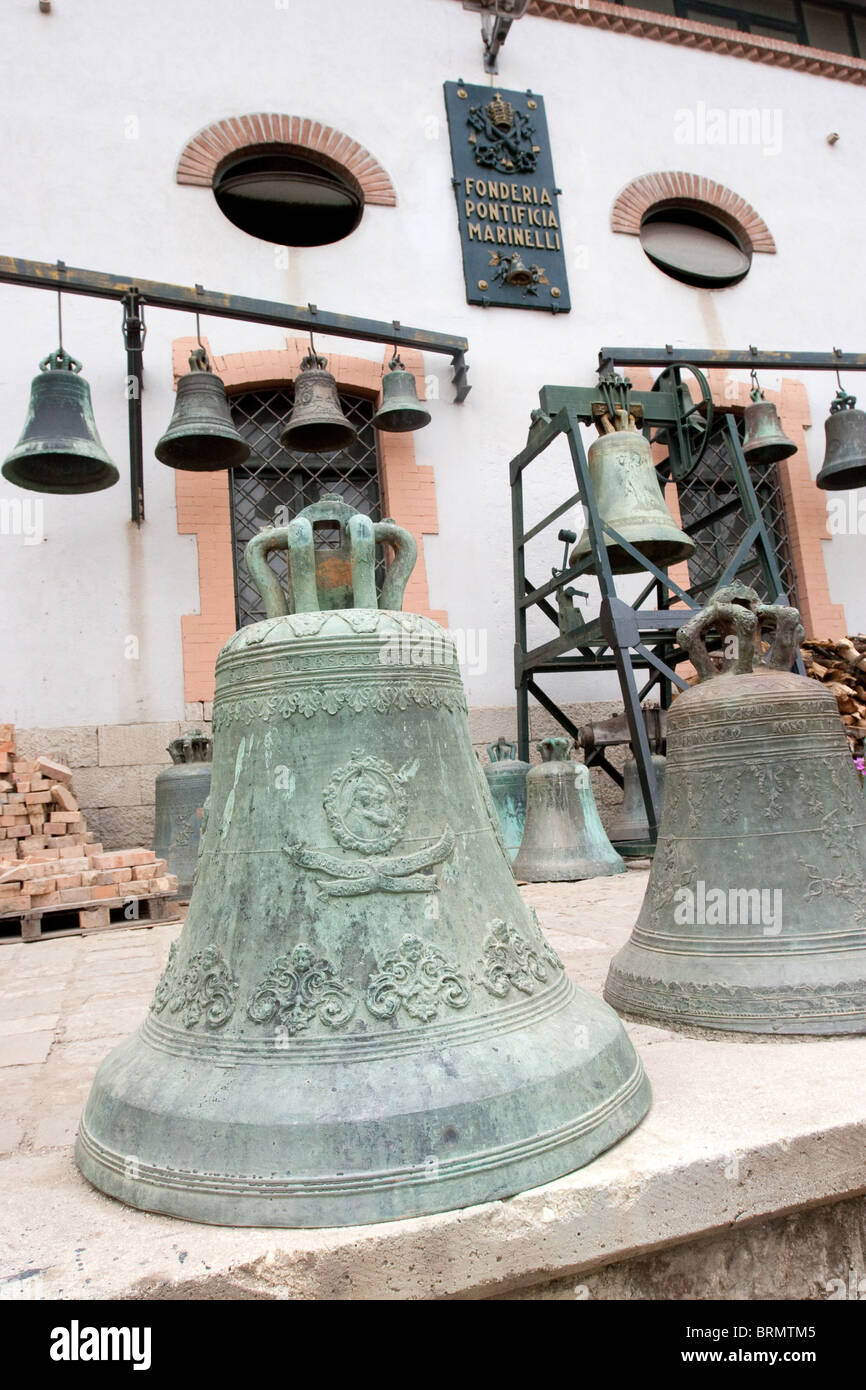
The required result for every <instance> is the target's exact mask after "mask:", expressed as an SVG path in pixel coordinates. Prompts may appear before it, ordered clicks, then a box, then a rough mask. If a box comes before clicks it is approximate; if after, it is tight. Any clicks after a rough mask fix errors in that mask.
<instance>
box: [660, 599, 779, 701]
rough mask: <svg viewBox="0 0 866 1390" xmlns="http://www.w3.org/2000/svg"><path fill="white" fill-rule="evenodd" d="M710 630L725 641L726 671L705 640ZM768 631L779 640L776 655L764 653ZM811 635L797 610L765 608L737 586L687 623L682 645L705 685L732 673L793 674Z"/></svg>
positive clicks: (681, 635) (680, 634) (679, 636)
mask: <svg viewBox="0 0 866 1390" xmlns="http://www.w3.org/2000/svg"><path fill="white" fill-rule="evenodd" d="M710 631H713V632H717V633H719V634H720V635H721V636H722V637H723V638H724V650H723V655H722V669H721V671H720V670H718V669H717V667H716V665H715V663H714V661H713V658H712V657H711V656H710V653H709V652H708V651H707V647H706V642H705V641H704V638H705V636H706V634H707V633H708V632H710ZM764 632H770V633H772V637H773V640H772V643H771V646H770V650H769V651H768V652H766V653H765V654H762V653H761V650H760V639H761V635H762V633H764ZM805 635H806V634H805V629H804V627H803V625H802V623H801V622H800V614H799V613H798V612H797V610H796V608H788V607H787V606H786V605H785V604H781V603H761V602H760V601H759V599H758V595H757V594H756V593H755V591H754V589H747V588H745V587H744V586H742V585H731V586H729V587H728V588H723V589H719V590H718V591H717V593H716V594H714V595H713V597H712V599H711V600H710V602H709V603H708V604H707V607H706V608H704V609H703V610H702V611H701V612H700V613H697V614H696V615H695V616H694V617H693V618H690V619H689V621H688V622H687V623H684V624H683V626H682V627H681V628H680V629H679V631H678V632H677V641H678V642H679V643H680V645H681V646H683V647H684V648H685V650H686V651H687V652H688V654H689V656H690V658H691V661H692V665H693V666H694V668H695V670H696V671H697V673H698V677H699V679H700V680H701V681H705V680H712V679H713V678H714V677H715V676H719V675H727V674H729V673H731V672H734V673H736V674H737V675H749V674H751V673H752V672H753V671H754V670H756V668H759V669H768V670H772V671H790V669H791V666H792V664H793V662H794V658H795V656H796V654H797V650H798V648H799V645H800V642H801V641H802V640H803V638H804V637H805ZM731 643H733V650H731Z"/></svg>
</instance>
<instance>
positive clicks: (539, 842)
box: [514, 738, 625, 883]
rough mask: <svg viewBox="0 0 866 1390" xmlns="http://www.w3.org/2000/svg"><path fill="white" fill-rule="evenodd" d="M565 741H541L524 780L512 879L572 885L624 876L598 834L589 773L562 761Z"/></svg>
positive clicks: (598, 820) (622, 867)
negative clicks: (520, 836) (523, 811)
mask: <svg viewBox="0 0 866 1390" xmlns="http://www.w3.org/2000/svg"><path fill="white" fill-rule="evenodd" d="M568 744H569V740H568V739H567V738H543V739H542V740H541V742H540V743H539V744H537V745H536V746H537V748H538V751H539V753H540V754H541V757H542V760H543V761H542V762H541V764H540V766H538V767H533V768H532V769H531V771H530V772H529V773H527V777H526V829H525V831H524V833H523V843H522V845H521V846H520V853H519V854H518V856H517V858H516V859H515V861H514V876H515V878H517V879H526V880H527V882H529V883H553V882H565V881H567V882H573V881H575V880H576V879H581V878H600V877H602V876H603V875H604V876H607V875H610V874H624V873H625V862H624V861H623V860H622V859H620V857H619V855H618V854H617V852H616V850H615V849H614V847H613V845H612V844H611V843H610V840H609V839H608V838H607V835H606V834H605V832H604V826H603V825H602V823H601V818H600V817H599V814H598V807H597V806H596V804H595V797H594V796H593V793H592V782H591V781H590V777H589V768H588V767H585V766H584V764H583V763H575V762H572V761H571V759H570V758H569V757H568Z"/></svg>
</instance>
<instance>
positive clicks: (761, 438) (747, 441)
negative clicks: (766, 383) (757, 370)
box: [743, 386, 797, 463]
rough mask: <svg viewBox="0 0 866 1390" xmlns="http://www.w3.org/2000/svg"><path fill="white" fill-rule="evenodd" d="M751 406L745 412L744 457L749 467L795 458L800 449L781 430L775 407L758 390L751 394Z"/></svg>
mask: <svg viewBox="0 0 866 1390" xmlns="http://www.w3.org/2000/svg"><path fill="white" fill-rule="evenodd" d="M751 397H752V404H751V405H747V406H746V408H745V410H744V411H743V424H744V426H745V429H744V434H743V454H744V455H745V457H746V459H747V461H749V462H750V463H781V461H782V459H787V458H790V457H791V455H792V454H796V452H797V446H796V444H795V443H794V441H793V440H792V439H789V438H788V436H787V435H786V434H785V432H784V430H783V429H782V426H781V423H780V421H779V416H778V414H777V413H776V407H775V405H774V404H773V402H772V401H766V400H764V394H763V392H762V391H761V388H760V387H759V386H756V387H754V388H753V390H752V392H751Z"/></svg>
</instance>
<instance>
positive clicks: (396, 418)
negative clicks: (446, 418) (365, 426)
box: [373, 355, 430, 434]
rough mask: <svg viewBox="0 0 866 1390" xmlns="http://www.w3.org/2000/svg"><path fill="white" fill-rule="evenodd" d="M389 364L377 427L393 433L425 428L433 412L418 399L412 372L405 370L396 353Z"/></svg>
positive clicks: (377, 414) (383, 384)
mask: <svg viewBox="0 0 866 1390" xmlns="http://www.w3.org/2000/svg"><path fill="white" fill-rule="evenodd" d="M388 367H389V370H388V375H387V376H386V377H385V378H384V380H383V382H382V404H381V405H380V406H379V409H378V410H377V411H376V414H375V415H374V416H373V424H374V425H375V427H376V429H377V430H387V431H388V432H389V433H394V434H404V433H405V432H406V431H408V430H422V429H423V428H424V426H425V425H429V424H430V412H429V410H426V409H425V408H424V406H423V405H421V403H420V401H419V400H418V393H417V391H416V389H415V377H414V375H413V373H412V372H407V371H406V368H405V367H404V366H403V363H402V362H401V361H400V358H399V357H397V356H396V355H395V356H394V357H392V359H391V361H390V363H389V364H388Z"/></svg>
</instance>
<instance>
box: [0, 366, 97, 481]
mask: <svg viewBox="0 0 866 1390" xmlns="http://www.w3.org/2000/svg"><path fill="white" fill-rule="evenodd" d="M39 371H40V375H39V376H36V377H34V378H33V382H32V384H31V387H30V404H29V406H28V408H27V418H26V419H25V421H24V429H23V430H22V432H21V438H20V439H19V440H18V443H17V444H16V446H15V448H14V449H13V450H12V453H11V454H10V455H9V456H8V458H7V459H6V461H5V463H4V464H3V468H2V470H0V471H2V473H3V477H4V478H6V479H7V480H8V481H9V482H10V483H15V485H16V487H24V488H28V489H29V491H31V492H54V493H61V494H64V493H68V494H72V493H80V492H101V491H102V490H103V488H107V487H112V486H113V485H114V484H115V483H116V482H117V480H118V478H119V477H120V474H119V473H118V471H117V469H116V468H115V466H114V464H113V463H112V461H111V459H110V458H109V456H108V454H107V453H106V451H105V448H104V446H103V443H102V440H101V439H100V438H99V434H98V433H97V429H96V421H95V420H94V418H93V406H92V404H91V401H90V387H89V386H88V384H87V382H86V381H85V380H84V377H83V376H79V372H80V371H81V363H80V362H78V361H77V360H76V359H75V358H74V357H70V355H69V353H68V352H65V351H64V349H63V348H58V350H57V352H52V353H50V354H49V356H48V357H45V358H43V360H42V361H41V362H40V363H39Z"/></svg>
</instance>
